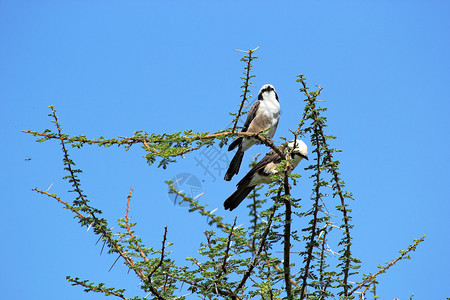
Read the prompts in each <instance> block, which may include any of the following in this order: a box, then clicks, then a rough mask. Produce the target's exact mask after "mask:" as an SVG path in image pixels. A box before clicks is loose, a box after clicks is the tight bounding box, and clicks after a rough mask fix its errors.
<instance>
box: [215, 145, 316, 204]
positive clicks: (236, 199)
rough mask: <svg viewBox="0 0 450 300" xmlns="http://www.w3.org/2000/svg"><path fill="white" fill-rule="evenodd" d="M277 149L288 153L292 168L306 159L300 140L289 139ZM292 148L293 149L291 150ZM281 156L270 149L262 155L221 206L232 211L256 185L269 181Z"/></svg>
mask: <svg viewBox="0 0 450 300" xmlns="http://www.w3.org/2000/svg"><path fill="white" fill-rule="evenodd" d="M278 149H279V150H280V151H281V153H283V154H284V155H289V153H291V156H290V157H287V159H292V164H291V165H292V169H291V170H293V169H294V168H295V167H296V166H297V165H298V163H299V162H300V161H301V160H302V159H306V160H308V147H307V146H306V144H305V143H304V142H303V141H302V140H298V139H297V140H293V141H290V142H289V143H288V144H287V146H286V145H281V146H279V147H278ZM292 149H294V150H292ZM291 150H292V151H291ZM281 161H282V159H281V157H280V156H279V155H278V154H277V153H276V152H275V151H274V150H273V149H272V150H271V151H270V152H269V153H267V154H266V156H264V157H263V159H261V160H260V161H259V162H258V163H257V164H256V165H255V166H254V167H253V168H252V169H251V170H250V171H249V172H248V173H247V174H246V175H245V176H244V177H243V178H242V179H241V181H239V182H238V184H237V185H236V186H237V189H236V191H235V192H234V193H233V194H232V195H231V196H230V197H228V198H227V199H226V200H225V202H224V203H223V206H224V208H225V210H230V211H232V210H233V209H235V208H236V207H238V205H239V204H241V202H242V201H243V200H244V199H245V197H247V196H248V194H250V192H251V191H252V190H253V189H254V188H255V186H256V185H258V184H261V183H270V182H271V181H272V180H271V177H272V176H273V175H275V174H277V173H278V171H277V170H276V168H277V166H279V165H280V163H281Z"/></svg>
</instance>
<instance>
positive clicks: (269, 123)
mask: <svg viewBox="0 0 450 300" xmlns="http://www.w3.org/2000/svg"><path fill="white" fill-rule="evenodd" d="M279 120H280V103H279V102H278V95H277V92H276V91H275V88H274V87H273V86H272V85H271V84H265V85H263V87H262V88H261V90H259V93H258V101H256V102H255V103H253V105H252V107H251V108H250V111H249V113H248V115H247V119H246V120H245V123H244V128H243V129H242V132H255V133H257V132H262V131H265V130H267V129H269V130H268V133H267V135H268V137H269V138H272V137H273V136H274V134H275V131H276V130H277V126H278V121H279ZM256 142H257V141H256V139H254V138H248V137H239V138H237V139H236V140H234V141H233V142H232V143H231V144H230V146H229V147H228V151H231V150H233V149H234V148H236V147H238V150H237V152H236V154H235V155H234V157H233V159H232V160H231V163H230V166H229V167H228V170H227V172H226V173H225V177H224V179H225V180H226V181H230V180H231V178H233V176H234V175H235V174H237V173H239V167H240V166H241V162H242V158H243V157H244V152H245V151H247V149H248V148H250V147H251V146H253V145H254V144H255V143H256Z"/></svg>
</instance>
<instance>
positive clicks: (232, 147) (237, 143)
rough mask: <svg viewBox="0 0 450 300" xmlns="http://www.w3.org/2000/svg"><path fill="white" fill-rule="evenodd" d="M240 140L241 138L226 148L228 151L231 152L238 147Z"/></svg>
mask: <svg viewBox="0 0 450 300" xmlns="http://www.w3.org/2000/svg"><path fill="white" fill-rule="evenodd" d="M242 139H243V138H242V137H239V138H237V139H235V140H234V141H233V142H232V143H231V144H230V146H229V147H228V151H231V150H233V149H234V148H236V147H237V146H238V145H240V144H241V143H242Z"/></svg>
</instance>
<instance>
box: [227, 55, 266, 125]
mask: <svg viewBox="0 0 450 300" xmlns="http://www.w3.org/2000/svg"><path fill="white" fill-rule="evenodd" d="M258 48H259V47H257V48H256V49H250V50H248V52H247V53H248V57H246V59H247V67H246V68H245V69H246V71H247V72H246V75H245V83H244V85H243V86H242V87H243V88H244V94H243V95H242V102H241V105H240V106H239V111H238V113H237V115H236V120H235V121H234V124H233V129H232V130H231V132H234V131H235V130H236V126H237V123H238V121H239V117H240V116H241V112H242V108H243V107H244V103H245V101H246V100H247V93H248V87H249V81H250V78H251V76H250V71H251V69H252V60H253V59H254V58H253V57H252V54H253V52H255V51H256V50H257V49H258Z"/></svg>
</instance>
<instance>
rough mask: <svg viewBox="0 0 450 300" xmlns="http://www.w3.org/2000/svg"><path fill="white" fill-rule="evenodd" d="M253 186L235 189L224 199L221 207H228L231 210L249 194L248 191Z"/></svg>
mask: <svg viewBox="0 0 450 300" xmlns="http://www.w3.org/2000/svg"><path fill="white" fill-rule="evenodd" d="M253 188H254V186H250V187H241V188H238V189H237V190H236V192H234V193H233V194H232V195H231V196H230V197H228V198H227V200H225V202H224V203H223V207H224V208H225V210H227V209H229V210H230V211H232V210H233V209H235V208H236V207H238V205H239V204H241V202H242V201H243V200H244V199H245V197H247V196H248V194H250V192H251V191H252V190H253Z"/></svg>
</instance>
